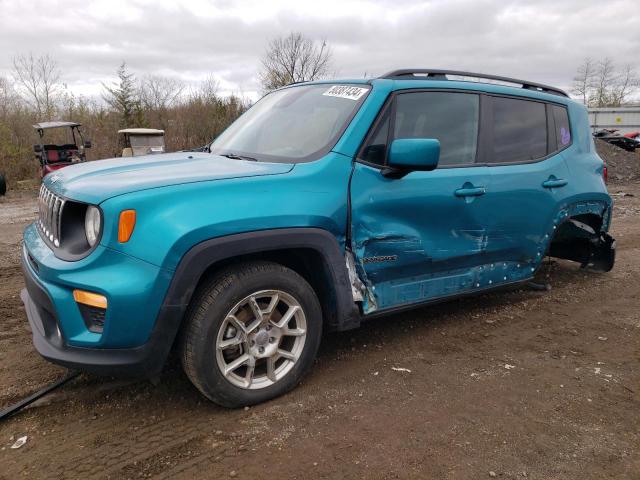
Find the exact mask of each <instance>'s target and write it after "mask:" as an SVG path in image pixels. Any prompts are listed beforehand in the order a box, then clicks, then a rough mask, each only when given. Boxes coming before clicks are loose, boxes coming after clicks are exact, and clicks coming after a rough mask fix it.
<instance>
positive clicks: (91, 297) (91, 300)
mask: <svg viewBox="0 0 640 480" xmlns="http://www.w3.org/2000/svg"><path fill="white" fill-rule="evenodd" d="M73 299H74V300H75V301H76V302H78V303H82V304H83V305H89V306H90V307H97V308H105V309H106V308H107V297H105V296H104V295H100V294H97V293H91V292H85V291H84V290H74V291H73Z"/></svg>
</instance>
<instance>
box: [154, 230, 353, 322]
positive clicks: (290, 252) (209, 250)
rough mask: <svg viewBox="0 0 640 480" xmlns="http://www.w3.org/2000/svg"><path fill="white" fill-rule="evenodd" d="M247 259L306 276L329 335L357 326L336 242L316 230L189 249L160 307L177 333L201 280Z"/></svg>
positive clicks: (241, 237) (258, 234)
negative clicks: (170, 317) (314, 293)
mask: <svg viewBox="0 0 640 480" xmlns="http://www.w3.org/2000/svg"><path fill="white" fill-rule="evenodd" d="M250 260H269V261H273V262H275V263H279V264H281V265H284V266H286V267H288V268H291V269H292V270H294V271H296V272H297V273H299V274H300V275H301V276H302V277H304V278H305V280H307V281H308V282H309V284H310V285H311V286H312V288H313V289H314V291H315V292H316V295H318V298H319V300H320V303H321V305H322V310H323V317H324V322H325V326H326V328H327V329H328V330H348V329H350V328H356V327H357V326H358V325H359V322H360V314H359V310H358V309H357V306H356V304H355V303H354V302H353V298H352V296H351V286H350V283H349V276H348V273H347V269H346V263H345V259H344V256H343V254H342V249H341V248H340V245H339V244H338V241H337V239H336V237H335V236H334V235H333V234H331V233H330V232H328V231H326V230H323V229H320V228H284V229H274V230H261V231H255V232H248V233H241V234H235V235H228V236H224V237H219V238H214V239H210V240H206V241H203V242H201V243H199V244H197V245H195V246H193V247H192V248H191V249H190V250H189V251H188V252H187V253H186V254H185V255H184V256H183V258H182V259H181V261H180V263H179V264H178V267H177V269H176V270H175V273H174V276H173V279H172V281H171V284H170V286H169V289H168V291H167V294H166V296H165V300H164V303H163V307H162V310H163V311H164V310H166V311H172V316H173V317H174V318H173V320H172V323H173V324H174V325H175V330H176V333H177V330H178V328H179V325H180V324H181V323H182V318H183V316H184V313H185V311H186V309H187V307H188V305H189V303H190V302H191V299H192V297H193V294H194V292H195V290H196V288H197V287H198V285H200V284H201V282H202V281H203V280H206V279H207V278H210V276H211V275H214V274H215V273H216V272H218V271H219V270H220V269H222V268H225V267H228V266H230V265H232V264H234V263H238V262H246V261H250ZM176 317H178V318H176Z"/></svg>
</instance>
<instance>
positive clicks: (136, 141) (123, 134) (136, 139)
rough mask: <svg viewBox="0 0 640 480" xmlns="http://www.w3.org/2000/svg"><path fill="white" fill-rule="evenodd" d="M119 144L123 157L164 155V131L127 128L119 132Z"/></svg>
mask: <svg viewBox="0 0 640 480" xmlns="http://www.w3.org/2000/svg"><path fill="white" fill-rule="evenodd" d="M118 143H119V144H120V147H121V148H122V154H121V156H123V157H139V156H140V155H150V154H154V153H164V130H156V129H155V128H125V129H124V130H118Z"/></svg>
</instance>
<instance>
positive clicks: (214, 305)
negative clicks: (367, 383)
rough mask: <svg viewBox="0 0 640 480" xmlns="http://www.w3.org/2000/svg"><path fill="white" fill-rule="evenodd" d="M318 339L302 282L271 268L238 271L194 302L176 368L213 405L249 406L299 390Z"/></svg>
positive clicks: (314, 306)
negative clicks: (213, 403) (178, 366)
mask: <svg viewBox="0 0 640 480" xmlns="http://www.w3.org/2000/svg"><path fill="white" fill-rule="evenodd" d="M321 334H322V311H321V308H320V304H319V302H318V298H317V297H316V295H315V293H314V291H313V289H312V288H311V286H310V285H309V284H308V283H307V281H306V280H305V279H304V278H302V277H301V276H300V275H298V274H297V273H296V272H294V271H293V270H291V269H288V268H286V267H284V266H282V265H279V264H275V263H271V262H255V263H247V264H242V265H238V266H236V267H232V268H230V269H228V270H225V271H224V272H222V273H221V274H220V275H218V276H216V277H214V278H213V279H212V280H210V281H209V282H207V283H206V284H205V285H203V286H202V287H201V288H200V289H199V291H198V293H197V294H196V296H195V297H194V301H193V302H192V305H191V307H190V309H189V313H188V315H187V318H186V325H185V330H184V335H183V337H182V355H181V357H182V365H183V367H184V370H185V372H186V374H187V376H188V377H189V379H190V380H191V381H192V383H193V384H194V385H195V386H196V387H197V388H198V389H199V390H200V391H201V392H202V393H203V394H204V395H205V396H206V397H208V398H209V399H211V400H213V401H214V402H216V403H218V404H220V405H222V406H225V407H241V406H245V405H252V404H255V403H259V402H263V401H265V400H268V399H270V398H273V397H276V396H279V395H282V394H283V393H285V392H287V391H289V390H291V389H292V388H293V387H295V386H296V385H297V384H298V382H299V381H300V380H301V378H302V377H303V376H304V374H305V373H306V372H307V371H308V370H309V368H310V367H311V365H312V364H313V360H314V358H315V355H316V352H317V350H318V346H319V344H320V337H321Z"/></svg>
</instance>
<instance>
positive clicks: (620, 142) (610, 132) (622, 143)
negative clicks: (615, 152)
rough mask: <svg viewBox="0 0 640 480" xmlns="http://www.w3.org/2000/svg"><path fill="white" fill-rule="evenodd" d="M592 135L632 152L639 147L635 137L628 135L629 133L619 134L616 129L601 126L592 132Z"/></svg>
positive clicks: (639, 142)
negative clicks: (600, 128)
mask: <svg viewBox="0 0 640 480" xmlns="http://www.w3.org/2000/svg"><path fill="white" fill-rule="evenodd" d="M593 136H594V137H596V138H599V139H600V140H603V141H605V142H607V143H610V144H611V145H615V146H616V147H619V148H622V149H623V150H626V151H627V152H634V151H635V150H636V148H640V141H638V140H637V139H636V138H635V137H632V136H629V134H627V135H621V134H620V133H618V130H616V129H609V128H603V129H602V130H598V131H596V132H594V133H593Z"/></svg>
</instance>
